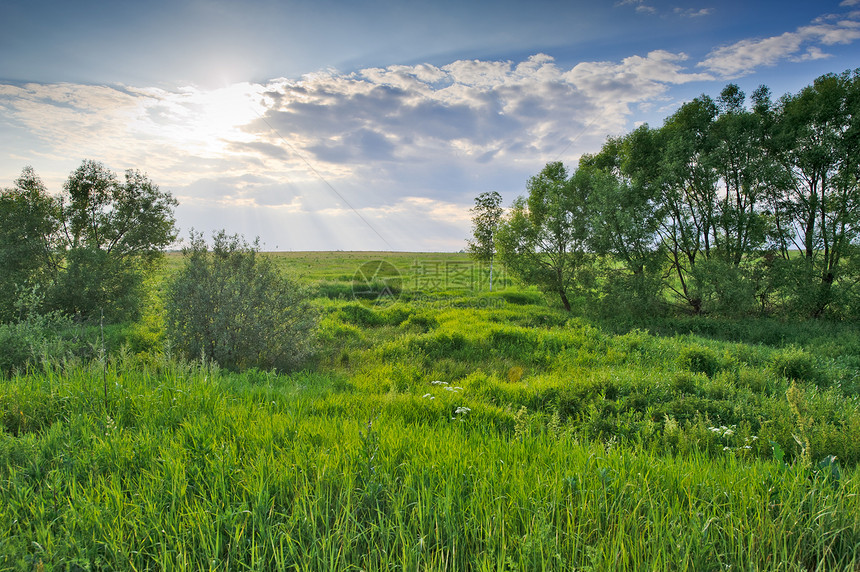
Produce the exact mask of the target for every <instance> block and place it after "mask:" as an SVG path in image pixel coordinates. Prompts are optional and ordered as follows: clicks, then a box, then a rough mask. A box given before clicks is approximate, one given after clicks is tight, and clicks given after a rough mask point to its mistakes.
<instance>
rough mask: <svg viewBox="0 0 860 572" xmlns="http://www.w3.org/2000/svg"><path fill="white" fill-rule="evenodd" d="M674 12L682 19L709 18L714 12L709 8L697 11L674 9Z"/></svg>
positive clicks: (693, 9) (692, 9)
mask: <svg viewBox="0 0 860 572" xmlns="http://www.w3.org/2000/svg"><path fill="white" fill-rule="evenodd" d="M674 12H675V14H677V15H678V16H681V17H682V18H701V17H703V16H710V15H711V14H712V13H713V12H714V11H713V9H711V8H700V9H698V10H696V9H695V8H675V10H674Z"/></svg>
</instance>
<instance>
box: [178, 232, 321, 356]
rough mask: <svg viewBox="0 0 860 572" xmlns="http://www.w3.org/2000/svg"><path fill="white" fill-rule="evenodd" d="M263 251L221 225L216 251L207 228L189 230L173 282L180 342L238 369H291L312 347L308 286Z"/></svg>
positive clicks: (313, 319)
mask: <svg viewBox="0 0 860 572" xmlns="http://www.w3.org/2000/svg"><path fill="white" fill-rule="evenodd" d="M258 253H259V245H258V243H257V242H255V243H254V244H253V245H249V244H248V243H247V242H245V240H244V239H242V238H240V237H239V236H238V235H232V236H228V235H227V234H226V233H225V232H224V231H223V230H222V231H220V232H218V233H216V234H215V236H214V237H213V247H212V252H211V253H210V252H209V250H208V247H207V245H206V242H205V241H204V240H203V237H202V235H199V234H195V233H194V232H192V233H191V245H190V247H188V248H186V249H185V250H184V254H185V266H184V267H183V268H182V269H181V270H180V271H179V272H178V273H177V275H176V277H175V278H174V279H173V280H172V281H171V283H170V284H169V285H168V289H167V297H166V309H167V334H168V337H169V339H170V340H171V342H172V344H173V347H174V348H175V349H177V350H178V351H179V352H181V353H182V354H184V355H185V356H186V357H188V358H196V357H202V358H205V359H207V360H212V361H214V362H216V363H218V364H219V365H220V366H222V367H225V368H228V369H234V370H241V369H245V368H250V367H256V368H260V369H279V370H290V369H294V368H296V367H298V366H299V365H301V364H302V363H303V362H304V361H305V360H306V359H307V358H308V357H309V356H310V355H311V353H312V352H313V349H314V338H315V331H316V327H317V312H316V311H315V310H314V309H313V308H312V307H311V305H310V295H309V293H308V292H307V291H306V290H305V289H304V288H302V287H300V286H299V285H298V284H296V283H294V282H293V281H291V280H289V279H287V278H286V277H284V276H282V275H280V274H279V273H278V272H277V270H276V269H275V268H274V267H273V265H272V263H271V261H270V260H269V259H267V258H262V257H260V256H258Z"/></svg>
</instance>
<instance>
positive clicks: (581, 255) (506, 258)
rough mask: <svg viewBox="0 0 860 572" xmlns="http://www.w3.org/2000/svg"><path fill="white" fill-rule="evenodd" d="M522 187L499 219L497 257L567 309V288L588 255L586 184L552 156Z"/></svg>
mask: <svg viewBox="0 0 860 572" xmlns="http://www.w3.org/2000/svg"><path fill="white" fill-rule="evenodd" d="M527 190H528V196H527V197H522V196H521V197H518V198H517V199H516V201H514V204H513V207H512V208H511V211H510V213H509V215H508V216H507V217H506V218H505V219H503V220H502V222H501V224H500V225H499V230H498V233H497V244H498V246H499V255H500V258H501V259H502V261H503V262H504V263H505V266H506V267H507V268H508V270H509V271H510V272H511V273H512V274H514V275H515V276H517V277H518V278H520V279H521V280H522V281H523V282H525V283H527V284H535V285H537V286H538V287H539V288H541V289H542V290H544V291H545V292H551V293H553V294H557V295H558V296H559V297H560V299H561V303H562V305H563V306H564V308H565V310H567V311H568V312H569V311H570V310H571V304H570V294H571V293H572V292H573V291H574V290H575V289H577V288H579V287H580V285H581V284H580V283H579V282H578V280H579V279H581V278H582V276H581V272H582V271H583V270H584V269H585V268H587V267H588V263H589V262H590V259H591V255H590V253H588V251H587V240H588V232H589V229H588V212H587V195H586V191H587V189H585V188H584V187H582V186H580V185H577V184H576V182H575V181H574V180H573V179H571V178H569V177H568V172H567V168H566V167H565V166H564V165H563V164H562V163H561V162H553V163H548V164H547V165H546V166H545V167H544V168H543V170H542V171H541V172H540V174H538V175H536V176H534V177H531V178H530V179H529V181H528V184H527Z"/></svg>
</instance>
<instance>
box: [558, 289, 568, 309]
mask: <svg viewBox="0 0 860 572" xmlns="http://www.w3.org/2000/svg"><path fill="white" fill-rule="evenodd" d="M558 295H559V296H561V303H562V304H564V309H565V310H567V311H568V312H570V301H569V300H568V299H567V293H566V292H565V291H564V288H559V290H558Z"/></svg>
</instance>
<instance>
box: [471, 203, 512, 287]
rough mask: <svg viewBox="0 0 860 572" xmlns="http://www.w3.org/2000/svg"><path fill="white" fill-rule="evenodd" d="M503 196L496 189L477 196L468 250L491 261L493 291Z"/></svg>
mask: <svg viewBox="0 0 860 572" xmlns="http://www.w3.org/2000/svg"><path fill="white" fill-rule="evenodd" d="M501 205H502V196H501V195H500V194H499V193H497V192H496V191H492V192H487V193H481V194H480V195H478V196H477V197H476V198H475V206H474V207H472V209H471V210H470V211H469V212H471V213H472V236H473V238H474V240H469V241H467V242H468V251H469V253H470V254H471V255H472V257H473V258H475V259H476V260H479V261H481V262H489V263H490V292H492V291H493V259H494V258H495V257H496V240H495V239H496V231H497V230H498V227H499V222H500V221H501V219H502V212H503V211H502V206H501Z"/></svg>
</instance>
